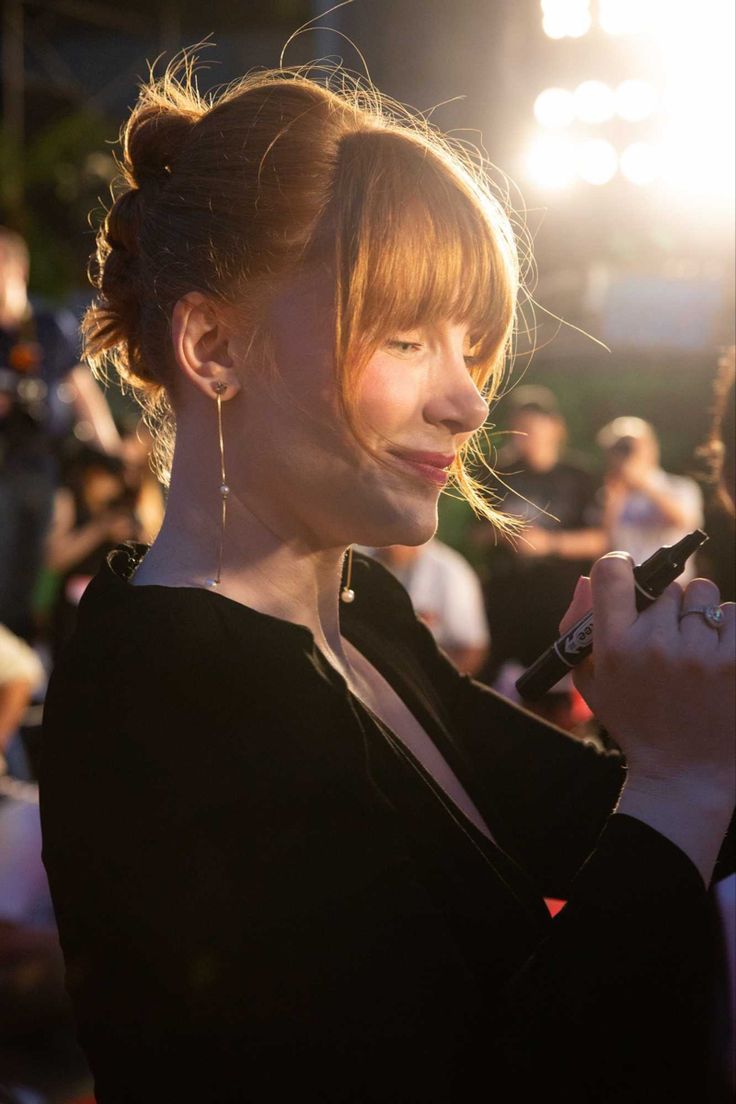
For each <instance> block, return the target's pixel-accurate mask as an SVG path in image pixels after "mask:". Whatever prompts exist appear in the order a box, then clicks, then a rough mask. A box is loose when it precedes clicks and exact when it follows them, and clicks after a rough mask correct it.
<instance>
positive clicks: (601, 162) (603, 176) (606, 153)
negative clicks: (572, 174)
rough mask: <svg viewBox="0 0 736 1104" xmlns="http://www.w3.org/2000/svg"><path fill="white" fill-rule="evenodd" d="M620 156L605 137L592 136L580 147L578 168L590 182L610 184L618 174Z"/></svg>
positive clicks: (580, 174) (581, 176)
mask: <svg viewBox="0 0 736 1104" xmlns="http://www.w3.org/2000/svg"><path fill="white" fill-rule="evenodd" d="M617 168H618V156H617V154H616V151H615V149H614V148H613V146H612V145H611V143H610V142H607V141H606V140H605V138H590V139H588V141H587V142H582V143H581V145H580V147H579V149H578V157H577V169H578V174H579V176H580V178H581V179H582V180H585V181H586V182H587V183H588V184H596V185H601V184H608V182H609V180H612V179H613V177H614V176H615V175H616V169H617Z"/></svg>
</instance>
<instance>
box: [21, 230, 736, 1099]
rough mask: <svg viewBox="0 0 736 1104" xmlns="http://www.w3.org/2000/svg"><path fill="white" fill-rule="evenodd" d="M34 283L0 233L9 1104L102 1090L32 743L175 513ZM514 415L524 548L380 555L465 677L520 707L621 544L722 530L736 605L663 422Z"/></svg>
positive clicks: (586, 726)
mask: <svg viewBox="0 0 736 1104" xmlns="http://www.w3.org/2000/svg"><path fill="white" fill-rule="evenodd" d="M28 274H29V257H28V251H27V248H26V245H25V243H24V241H23V240H22V238H21V237H19V236H18V235H17V234H15V233H12V232H10V231H8V230H4V229H2V228H0V1104H3V1102H16V1101H21V1100H23V1101H26V1102H27V1104H33V1102H34V1101H35V1102H36V1104H43V1102H48V1101H53V1100H59V1101H61V1100H70V1099H72V1095H70V1094H73V1093H74V1092H76V1093H77V1099H79V1098H80V1096H79V1094H83V1093H84V1091H86V1090H87V1089H88V1080H87V1075H86V1071H85V1068H84V1064H83V1060H82V1059H81V1055H79V1053H78V1052H77V1051H76V1049H75V1045H74V1043H73V1041H72V1036H71V1032H70V1030H69V1023H68V1016H67V1011H66V1004H65V999H64V996H63V987H62V981H61V976H62V970H61V960H60V955H59V950H58V944H57V943H56V939H55V930H54V918H53V912H52V909H51V905H50V900H49V897H48V892H47V889H46V883H45V877H44V873H43V868H42V865H41V858H40V833H39V828H38V802H37V793H36V789H35V778H36V767H37V762H36V756H37V741H36V738H35V736H34V733H37V731H38V726H39V724H40V716H41V712H42V703H43V693H44V687H45V684H46V680H47V677H48V674H49V671H50V669H51V667H52V665H53V663H54V661H55V658H56V656H57V655H58V653H59V649H61V648H63V646H64V644H65V642H66V641H67V640H68V638H69V636H70V634H71V632H72V630H73V627H74V621H75V617H76V612H77V608H78V605H79V602H80V599H81V597H82V595H83V593H84V590H85V587H86V586H87V584H88V583H89V581H90V579H91V578H92V577H93V576H94V574H95V573H96V572H97V571H98V569H99V568H100V567H101V565H102V564H103V562H104V559H105V556H106V555H107V553H108V552H109V551H110V550H111V549H112V548H113V547H114V546H115V545H117V544H119V543H120V542H122V541H128V540H134V541H144V542H150V541H151V540H152V539H153V538H154V536H155V534H156V532H157V530H158V527H159V525H160V523H161V518H162V514H163V495H162V491H161V488H160V486H159V484H158V482H157V481H156V479H155V477H154V476H153V474H152V471H151V469H150V467H149V463H148V457H149V452H150V439H149V437H148V435H147V432H146V431H145V429H144V428H143V427H142V426H141V425H140V424H138V423H133V424H132V425H130V426H126V425H121V424H120V419H119V418H118V419H117V420H116V419H115V418H114V417H113V415H112V413H111V410H110V407H109V405H108V402H107V399H106V394H105V391H104V390H103V389H102V388H101V387H100V385H99V384H98V383H97V381H96V380H95V379H94V378H93V376H92V374H91V373H90V371H89V369H88V368H87V367H86V366H85V365H84V364H82V363H81V362H80V355H79V344H78V322H77V319H76V318H75V316H74V315H73V314H71V313H69V312H66V311H59V310H48V309H44V308H43V307H41V306H38V305H36V304H34V305H31V303H30V302H29V299H28V294H27V286H28ZM502 406H503V409H502V411H501V413H502V414H503V416H504V417H505V419H506V427H507V430H508V432H507V434H506V435H505V437H504V440H505V442H506V443H505V444H504V446H503V447H502V448H501V450H500V451H499V454H498V456H497V457H496V458H494V462H493V467H494V471H495V475H494V476H493V478H492V480H491V477H490V476H489V480H491V481H490V482H489V489H490V490H492V491H493V493H494V494H496V495H497V496H498V497H499V498H500V499H501V500H502V508H503V510H505V511H506V512H508V513H511V514H513V515H515V516H516V517H518V518H521V519H523V520H524V522H525V523H526V525H525V528H523V529H522V530H521V532H520V533H519V535H518V536H517V537H516V538H515V539H514V540H506V539H499V538H498V536H497V534H495V533H494V531H493V530H492V529H491V528H490V526H489V525H488V523H487V522H470V523H469V524H468V528H467V531H466V533H465V545H464V550H465V552H466V554H467V558H466V556H465V555H462V554H461V552H460V551H459V550H458V549H456V548H450V547H449V546H448V545H447V544H445V543H443V542H442V541H440V540H438V539H433V540H431V541H430V542H429V543H428V544H425V545H423V546H421V547H417V548H408V547H403V546H394V547H389V548H383V549H370V550H368V551H369V552H370V553H371V554H372V555H374V556H375V557H376V558H378V559H379V560H380V561H381V562H383V563H384V564H385V566H386V567H387V568H388V569H389V570H390V571H392V572H393V573H394V574H395V575H396V576H397V577H398V578H399V579H400V581H401V582H402V583H403V585H404V586H405V587H406V589H407V591H408V592H409V594H410V596H411V598H412V601H413V603H414V606H415V609H416V611H417V613H418V615H419V616H420V618H421V619H422V620H423V621H424V622H425V623H426V625H427V627H428V629H429V631H430V632H431V633H433V634H434V636H435V638H436V640H437V642H438V643H439V645H440V646H441V647H442V648H443V649H444V650H445V651H446V652H447V653H448V655H449V656H450V657H451V658H452V660H453V661H454V662H455V664H456V665H457V666H458V667H459V669H460V670H462V671H463V672H466V673H467V674H469V675H472V676H474V677H477V678H480V679H482V680H484V681H486V682H488V683H489V684H490V685H492V686H494V687H496V688H497V689H498V690H499V691H500V692H501V693H503V694H505V695H507V696H510V697H516V690H515V686H514V684H515V682H516V679H517V678H518V676H519V674H520V673H521V672H522V671H523V670H524V668H525V667H526V666H528V665H529V664H530V663H531V662H532V661H533V660H534V659H535V658H536V657H537V656H538V655H539V653H540V652H542V651H543V650H544V649H545V648H546V647H547V646H548V645H549V644H550V643H551V642H552V641H553V640H554V639H555V638H556V637H557V636H558V625H559V621H560V618H561V616H562V614H563V613H564V611H565V609H566V607H567V605H568V603H569V600H570V597H571V594H572V591H573V589H574V587H575V583H576V581H577V579H578V577H579V576H580V575H581V574H586V573H587V572H588V571H589V569H590V566H591V564H592V562H593V560H594V559H595V558H597V557H598V556H600V555H601V554H603V553H604V552H606V551H608V550H610V549H621V550H623V551H626V552H628V553H630V554H631V556H632V557H633V558H634V560H635V561H636V562H641V561H642V560H643V559H645V558H646V557H648V556H649V555H651V554H652V553H653V552H654V551H655V550H656V549H657V548H658V547H660V546H661V545H665V544H672V543H674V542H675V541H677V540H678V539H679V538H680V537H681V536H683V535H684V534H685V533H686V532H688V531H690V530H692V529H695V528H699V527H703V526H704V525H705V526H706V528H707V527H708V526H709V524H711V523H712V526H713V530H714V532H717V533H718V540H717V542H716V543H717V544H718V547H716V546H715V545H714V544H711V546H710V547H709V546H707V545H706V549H705V555H704V558H703V559H702V560H701V561H700V562H699V563H695V564H692V565H689V567H688V574H689V575H692V574H695V573H696V572H697V573H700V574H706V575H709V576H710V577H713V578H715V579H716V581H717V582H718V584H719V585H720V587H721V591H722V594H723V599H724V600H729V599H732V598H733V597H734V593H733V590H734V587H733V578H732V576H731V573H730V566H726V567H725V568H724V567H723V564H726V565H730V564H731V556H732V549H733V512H732V509H731V507H730V505H729V501H730V500H729V499H728V496H727V495H726V496H724V495H723V493H722V488H720V490H719V494H718V495H716V494H710V495H709V494H708V493H706V494H705V496H704V493H703V489H702V486H701V485H700V484H699V483H698V482H696V481H695V480H694V479H693V478H691V477H689V476H687V475H682V474H673V473H670V472H667V471H665V470H663V468H662V466H661V464H660V455H659V442H658V436H657V430H656V429H655V427H654V426H652V425H650V424H649V423H647V422H645V421H643V420H642V419H641V418H638V417H631V416H628V415H627V414H626V412H625V411H622V412H621V416H619V417H617V418H615V419H614V420H613V421H611V422H610V423H609V424H608V425H605V426H602V427H601V428H600V430H599V432H598V435H597V444H598V448H599V449H600V457H599V460H600V463H599V464H598V465H597V466H596V465H595V464H593V465H591V463H590V462H589V461H588V460H587V459H584V458H583V457H581V456H580V455H578V454H577V453H576V452H575V450H574V442H570V441H568V432H567V428H566V424H565V419H564V417H563V414H562V412H561V408H560V405H559V403H558V399H557V397H556V396H555V395H554V394H553V393H552V392H551V391H550V390H548V389H547V388H545V387H540V386H533V385H521V386H518V387H516V388H515V389H514V390H513V391H512V392H511V393H510V395H509V396H508V397H507V398H506V399H505V400H504V403H503V404H502ZM706 491H707V488H706ZM718 503H720V506H719V505H718ZM718 510H720V513H718ZM709 512H710V517H708V516H706V515H708V514H709ZM471 561H472V564H473V566H471ZM535 709H537V711H538V712H540V713H542V714H543V715H544V716H546V717H547V718H548V719H550V720H552V721H553V722H555V723H557V724H558V725H560V726H561V727H563V728H565V729H567V730H569V731H571V732H573V733H574V734H575V735H578V736H580V737H581V738H586V739H598V740H602V739H605V734H601V733H599V732H597V731H596V726H595V722H594V719H593V718H591V715H590V713H589V711H588V709H587V707H586V705H585V703H584V702H583V700H582V699H581V698H580V696H579V695H578V694H577V692H576V691H575V688H574V686H573V684H572V681H571V680H570V679H569V678H567V679H565V680H563V682H562V683H560V684H558V686H556V687H555V688H554V689H553V691H552V692H550V693H549V694H547V695H546V696H545V697H544V698H543V699H542V701H541V702H539V703H536V704H535ZM29 967H30V973H29ZM29 977H30V978H31V979H32V982H31V983H30V984H29V981H28V979H29ZM39 1033H40V1035H42V1036H43V1039H44V1047H46V1049H45V1050H44V1049H43V1048H42V1049H41V1050H39V1048H38V1045H37V1039H38V1036H39ZM49 1039H51V1040H52V1043H51V1044H49ZM49 1045H51V1050H50V1051H49V1049H48V1048H49ZM49 1053H51V1055H52V1057H51V1058H49V1057H48V1055H49ZM43 1055H45V1057H44V1056H43ZM54 1071H55V1072H54ZM60 1071H61V1072H60ZM62 1083H63V1084H62ZM34 1092H35V1093H36V1095H35V1096H34V1095H33V1093H34ZM64 1093H66V1095H64Z"/></svg>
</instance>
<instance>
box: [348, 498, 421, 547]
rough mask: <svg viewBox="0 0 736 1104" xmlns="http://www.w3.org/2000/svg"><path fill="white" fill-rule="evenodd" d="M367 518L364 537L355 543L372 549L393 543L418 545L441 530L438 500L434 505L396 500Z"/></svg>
mask: <svg viewBox="0 0 736 1104" xmlns="http://www.w3.org/2000/svg"><path fill="white" fill-rule="evenodd" d="M381 515H382V516H379V515H378V513H376V515H374V516H373V517H372V518H370V519H364V524H363V525H361V527H360V529H361V532H360V536H359V538H357V539H355V540H354V542H353V543H355V544H363V545H366V546H368V547H370V548H385V547H386V546H387V545H389V544H405V545H409V546H410V547H415V546H416V545H419V544H426V543H427V541H428V540H431V539H432V537H433V536H434V535H435V533H436V532H437V502H436V501H435V502H433V503H432V504H431V505H430V504H428V503H426V504H423V505H422V504H416V503H411V504H407V503H406V502H404V503H392V504H391V509H389V510H385V511H381Z"/></svg>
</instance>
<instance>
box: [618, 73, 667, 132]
mask: <svg viewBox="0 0 736 1104" xmlns="http://www.w3.org/2000/svg"><path fill="white" fill-rule="evenodd" d="M615 96H616V114H617V115H619V116H620V117H621V118H622V119H626V121H627V122H629V123H639V122H641V121H642V119H648V118H649V116H650V115H652V114H654V111H655V109H656V107H657V100H658V96H657V92H656V91H655V89H654V87H653V86H652V85H651V84H650V83H649V82H648V81H644V80H625V81H621V84H619V86H618V88H617V89H616V93H615Z"/></svg>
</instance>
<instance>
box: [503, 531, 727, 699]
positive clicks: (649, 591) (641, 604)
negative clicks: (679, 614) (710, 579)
mask: <svg viewBox="0 0 736 1104" xmlns="http://www.w3.org/2000/svg"><path fill="white" fill-rule="evenodd" d="M707 539H708V535H707V533H704V532H703V530H702V529H696V530H695V531H694V532H692V533H688V535H687V536H686V537H683V538H682V540H680V541H678V542H677V544H673V545H665V546H664V548H658V549H657V551H656V552H655V553H654V555H653V556H650V557H649V559H648V560H645V561H644V563H641V564H639V565H638V567H635V568H634V581H635V583H636V608H637V609H638V610H643V609H646V607H647V606H649V605H651V603H652V602H654V601H655V599H656V598H659V596H660V594H661V593H662V591H663V590H664V589H665V587H667V586H669V584H670V583H671V582H672V581H673V580H674V579H676V578H677V576H678V575H680V574H681V573H682V570H683V568H684V567H685V564H686V562H687V561H688V560H689V558H690V557H691V556H692V554H693V552H695V551H696V549H698V548H700V546H701V545H702V544H705V542H706V541H707ZM592 648H593V611H592V610H590V612H589V613H586V614H585V616H584V617H581V618H580V620H579V621H576V622H575V624H574V625H573V626H572V628H571V629H568V631H567V632H566V633H565V635H564V636H561V637H560V639H559V640H556V641H555V643H554V644H552V645H551V647H549V648H548V649H547V651H546V652H542V654H541V656H540V657H539V659H536V660H535V661H534V663H533V664H532V665H531V667H530V668H529V669H528V670H527V671H525V672H524V674H523V675H522V676H521V678H519V679H518V680H517V682H516V689H517V690H518V691H519V693H520V694H521V696H522V698H526V699H527V701H536V700H537V698H541V696H542V694H546V693H547V691H548V690H551V689H552V687H553V686H554V685H555V684H556V683H558V682H559V681H560V679H561V678H562V677H563V675H565V674H567V672H568V671H570V670H571V669H572V668H573V667H575V666H577V664H578V663H580V662H581V660H583V659H585V657H586V656H587V655H590V653H591V651H592Z"/></svg>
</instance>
